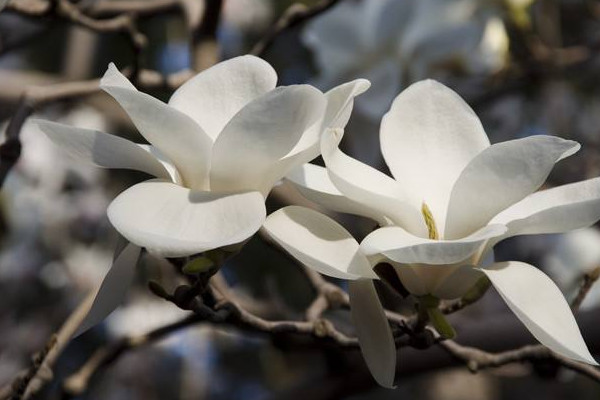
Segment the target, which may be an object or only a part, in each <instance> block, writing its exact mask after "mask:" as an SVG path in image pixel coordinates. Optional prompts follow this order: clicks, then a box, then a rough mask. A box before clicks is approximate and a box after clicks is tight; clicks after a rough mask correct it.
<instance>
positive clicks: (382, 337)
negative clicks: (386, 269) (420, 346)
mask: <svg viewBox="0 0 600 400" xmlns="http://www.w3.org/2000/svg"><path fill="white" fill-rule="evenodd" d="M349 295H350V314H351V316H352V321H353V322H354V326H355V328H356V335H357V336H358V342H359V344H360V350H361V352H362V354H363V357H364V358H365V361H366V363H367V366H368V367H369V370H370V371H371V374H372V375H373V378H375V380H376V381H377V383H379V384H380V385H381V386H384V387H387V388H390V389H391V388H394V377H395V375H396V343H395V342H394V336H393V335H392V330H391V328H390V324H389V322H388V320H387V318H386V317H385V313H384V311H383V307H382V306H381V302H380V301H379V297H378V296H377V291H376V290H375V286H374V285H373V281H372V280H370V279H359V280H356V281H351V282H350V284H349Z"/></svg>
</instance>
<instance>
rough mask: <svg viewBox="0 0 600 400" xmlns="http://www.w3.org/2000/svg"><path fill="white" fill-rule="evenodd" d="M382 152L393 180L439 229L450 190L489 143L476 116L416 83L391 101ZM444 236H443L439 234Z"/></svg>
mask: <svg viewBox="0 0 600 400" xmlns="http://www.w3.org/2000/svg"><path fill="white" fill-rule="evenodd" d="M380 136H381V151H382V153H383V157H384V158H385V161H386V163H387V165H388V166H389V167H390V170H391V172H392V174H393V175H394V177H395V178H396V181H398V183H400V184H401V185H402V187H404V188H405V190H406V191H410V192H412V193H414V195H415V196H416V197H417V198H418V200H419V203H422V202H425V203H427V205H428V206H429V208H430V209H431V211H432V214H433V216H434V218H435V220H436V222H437V225H438V228H439V229H440V230H441V229H443V227H444V224H445V220H446V210H447V207H448V201H449V198H450V191H451V190H452V186H453V185H454V182H455V181H456V179H457V178H458V176H459V175H460V173H461V171H462V170H463V169H464V168H465V166H466V165H467V164H468V163H469V161H471V160H472V159H473V157H475V155H477V154H478V153H480V152H481V151H482V150H483V149H485V148H486V147H488V146H489V140H488V138H487V136H486V134H485V131H484V130H483V127H482V126H481V122H480V121H479V118H477V115H475V112H473V110H472V109H471V107H469V105H468V104H467V103H465V101H464V100H463V99H461V98H460V96H459V95H458V94H456V93H455V92H454V91H452V90H451V89H449V88H447V87H446V86H444V85H442V84H441V83H438V82H436V81H432V80H426V81H421V82H417V83H415V84H413V85H411V86H409V87H408V88H407V89H405V90H404V91H403V92H402V93H400V94H399V95H398V97H396V99H395V100H394V103H393V104H392V108H391V109H390V111H389V112H388V113H387V114H386V115H385V116H384V117H383V120H382V122H381V132H380ZM440 233H441V234H442V235H443V232H440Z"/></svg>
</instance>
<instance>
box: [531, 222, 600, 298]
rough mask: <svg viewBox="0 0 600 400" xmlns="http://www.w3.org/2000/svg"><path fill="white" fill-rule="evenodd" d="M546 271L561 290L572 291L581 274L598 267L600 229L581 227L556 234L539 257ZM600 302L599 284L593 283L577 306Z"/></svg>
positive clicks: (595, 270)
mask: <svg viewBox="0 0 600 400" xmlns="http://www.w3.org/2000/svg"><path fill="white" fill-rule="evenodd" d="M542 265H543V266H544V267H545V268H546V270H547V272H548V275H550V276H551V277H552V278H554V279H555V280H556V282H557V283H558V285H559V286H560V287H561V288H563V290H568V291H569V292H570V293H576V292H577V290H578V288H579V286H580V285H581V281H582V278H583V276H584V275H586V274H595V273H598V270H599V268H600V231H599V230H598V229H597V228H583V229H578V230H576V231H573V232H569V233H566V234H564V235H561V236H560V237H558V238H556V241H555V242H553V243H552V245H551V248H550V251H549V253H548V254H547V255H546V256H545V257H544V259H543V260H542ZM598 304H600V285H594V286H592V288H591V289H590V291H589V292H588V294H587V295H586V296H585V300H584V301H583V303H582V304H581V309H590V308H592V307H595V306H598Z"/></svg>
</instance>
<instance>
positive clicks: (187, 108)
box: [169, 55, 277, 141]
mask: <svg viewBox="0 0 600 400" xmlns="http://www.w3.org/2000/svg"><path fill="white" fill-rule="evenodd" d="M276 83H277V73H276V72H275V70H274V69H273V67H271V65H269V63H268V62H266V61H264V60H262V59H260V58H258V57H254V56H251V55H245V56H241V57H235V58H232V59H229V60H226V61H223V62H221V63H219V64H216V65H215V66H213V67H211V68H209V69H207V70H205V71H202V72H201V73H199V74H198V75H196V76H195V77H194V78H192V79H190V80H189V81H187V82H186V83H184V84H183V85H182V86H181V87H180V88H179V89H177V90H176V91H175V93H173V96H171V99H170V100H169V105H170V106H172V107H174V108H175V109H177V110H179V111H181V112H183V113H185V114H187V115H189V116H190V117H191V118H192V119H193V120H194V121H196V123H197V124H198V125H200V126H201V127H202V128H203V129H204V131H205V132H206V133H207V134H208V135H209V136H210V137H211V138H212V139H213V141H214V140H216V139H217V137H218V136H219V134H220V133H221V131H222V130H223V128H224V127H225V125H226V124H227V123H228V122H229V120H230V119H231V118H233V116H234V115H235V114H237V113H238V111H240V110H241V109H242V108H243V107H244V106H246V105H247V104H248V103H250V102H251V101H252V100H254V99H255V98H257V97H259V96H262V95H263V94H265V93H267V92H269V91H271V90H273V89H275V85H276Z"/></svg>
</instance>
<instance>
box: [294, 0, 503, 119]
mask: <svg viewBox="0 0 600 400" xmlns="http://www.w3.org/2000/svg"><path fill="white" fill-rule="evenodd" d="M303 39H304V42H305V43H306V45H307V46H308V47H310V49H311V50H313V52H314V54H315V59H316V62H317V65H318V67H319V71H320V75H319V77H318V79H317V81H316V84H317V85H318V86H320V87H321V86H322V87H332V86H334V85H335V84H337V82H340V81H341V80H344V79H348V78H349V77H355V76H362V77H365V78H367V79H369V80H370V81H371V82H372V83H373V90H371V91H369V93H367V94H366V95H365V96H363V97H362V98H361V99H359V100H358V101H357V110H359V111H360V112H361V113H364V114H365V115H367V116H370V117H372V118H377V119H379V118H381V115H382V114H383V113H384V112H385V110H387V109H388V107H389V105H390V103H391V101H392V100H393V98H394V96H395V95H396V94H397V93H398V91H399V90H400V89H401V88H402V87H404V86H406V85H407V83H408V82H411V81H415V80H419V79H423V78H424V77H426V76H431V75H432V74H433V73H435V72H439V70H440V69H442V68H443V67H444V66H446V67H447V66H448V64H452V65H455V64H459V65H460V66H461V67H462V68H463V69H464V70H465V71H466V72H467V73H489V72H495V71H497V70H498V69H500V68H502V66H503V65H504V63H505V59H506V57H507V52H508V36H507V34H506V31H505V28H504V24H503V22H502V20H501V19H500V18H499V17H498V16H496V15H495V13H494V10H493V7H489V6H488V5H482V2H480V1H477V0H378V1H367V0H362V1H344V2H340V3H339V4H338V5H336V6H335V7H334V8H333V9H332V10H331V11H328V12H327V13H324V14H323V15H322V16H320V17H319V18H316V19H314V20H313V21H311V22H310V23H309V24H308V25H307V27H306V29H305V30H304V34H303Z"/></svg>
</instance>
